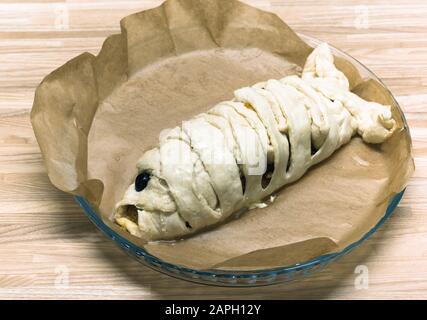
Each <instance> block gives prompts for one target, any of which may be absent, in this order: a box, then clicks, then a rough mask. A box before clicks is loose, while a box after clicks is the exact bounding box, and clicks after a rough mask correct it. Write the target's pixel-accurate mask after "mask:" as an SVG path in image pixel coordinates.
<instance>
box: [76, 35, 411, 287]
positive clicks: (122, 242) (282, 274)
mask: <svg viewBox="0 0 427 320" xmlns="http://www.w3.org/2000/svg"><path fill="white" fill-rule="evenodd" d="M300 37H301V38H302V39H303V40H304V41H305V42H306V43H307V44H308V45H310V46H312V47H315V46H317V45H318V44H320V43H321V41H319V40H316V39H313V38H310V37H307V36H304V35H300ZM331 49H332V51H333V54H334V55H335V56H338V57H341V58H343V59H345V60H346V61H348V62H351V63H352V64H353V66H355V67H356V68H357V70H358V71H359V73H360V75H361V77H362V78H364V79H373V80H376V81H377V82H379V83H380V84H381V85H382V86H384V84H383V83H382V82H381V80H379V79H378V78H377V77H376V76H375V75H374V74H373V73H372V72H371V71H370V70H368V69H367V68H366V67H365V66H363V65H362V64H361V63H360V62H358V61H357V60H356V59H354V58H352V57H351V56H349V55H347V54H345V53H344V52H342V51H340V50H338V49H336V48H333V47H331ZM384 88H385V86H384ZM390 95H391V93H390ZM391 96H392V95H391ZM394 103H395V105H396V106H398V103H397V102H396V101H395V100H394ZM398 110H399V113H400V116H401V118H402V119H403V121H404V126H405V128H406V129H407V130H409V129H408V128H407V124H406V120H405V117H404V115H403V113H402V111H401V109H400V108H399V106H398ZM403 192H404V190H402V191H401V192H399V193H397V194H396V195H394V197H393V198H392V199H391V200H390V202H389V204H388V207H387V210H386V212H385V213H384V215H383V216H382V218H381V219H380V220H379V221H378V222H377V224H376V225H375V226H374V227H373V228H372V229H371V230H369V231H368V232H367V233H366V234H364V235H363V236H362V237H361V238H360V239H359V240H357V241H355V242H353V243H351V244H350V245H348V246H346V247H345V248H344V249H342V250H341V251H339V252H336V253H331V254H325V255H321V256H318V257H316V258H314V259H310V260H308V261H303V262H301V263H297V264H294V265H286V266H282V267H277V268H272V269H260V270H255V271H254V270H250V271H247V270H239V271H235V270H233V271H231V270H230V271H227V270H204V271H199V270H194V269H190V268H187V267H184V266H180V265H176V264H171V263H168V262H166V261H163V260H162V259H159V258H157V257H155V256H153V255H151V254H150V253H149V252H147V251H146V250H145V249H144V248H142V247H139V246H137V245H135V244H133V243H131V242H130V241H128V240H127V239H125V238H124V237H122V236H121V235H119V234H118V233H117V232H115V231H114V230H112V229H111V228H110V227H108V226H107V225H106V224H105V223H104V222H103V221H102V219H101V217H100V215H99V214H98V213H97V212H95V210H94V209H93V208H92V207H91V206H90V204H89V203H88V202H87V201H86V200H85V199H84V198H82V197H79V196H76V197H75V199H76V201H77V202H78V203H79V204H80V206H81V207H82V208H83V210H84V211H85V213H86V214H87V216H88V217H89V219H90V220H91V221H92V222H93V223H94V224H95V225H96V226H97V227H98V228H99V229H100V230H101V231H102V232H103V233H104V234H105V235H107V236H108V237H109V238H110V239H111V240H113V241H114V242H115V243H116V244H117V245H118V246H119V247H120V248H122V249H123V250H124V251H125V252H126V253H128V254H129V255H130V256H132V257H134V258H135V259H136V260H137V261H139V262H141V263H142V264H144V265H145V266H148V267H150V268H152V269H154V270H157V271H159V272H162V273H165V274H167V275H170V276H173V277H176V278H180V279H183V280H187V281H192V282H197V283H202V284H208V285H217V286H262V285H270V284H277V283H283V282H288V281H292V280H295V279H297V278H300V277H302V276H305V275H309V274H311V273H313V272H315V271H319V270H321V269H323V268H324V267H325V266H326V265H328V264H329V263H330V262H332V261H334V260H336V259H338V258H339V257H341V256H343V255H345V254H347V253H348V252H350V251H351V250H352V249H354V248H355V247H357V246H359V245H360V244H361V243H363V242H364V241H365V240H366V239H368V238H369V237H370V236H371V235H372V234H373V233H375V232H376V231H377V230H378V228H379V227H380V226H381V225H382V224H383V223H384V222H385V221H386V220H387V219H388V218H389V217H390V216H391V214H392V212H393V210H394V209H395V208H396V206H397V205H398V203H399V201H400V199H401V197H402V195H403Z"/></svg>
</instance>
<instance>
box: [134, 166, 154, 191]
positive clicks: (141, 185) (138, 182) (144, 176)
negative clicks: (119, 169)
mask: <svg viewBox="0 0 427 320" xmlns="http://www.w3.org/2000/svg"><path fill="white" fill-rule="evenodd" d="M150 177H151V176H150V174H149V173H148V172H147V171H143V172H141V173H140V174H138V176H137V177H136V179H135V190H136V191H137V192H140V191H142V190H144V189H145V187H147V184H148V181H150Z"/></svg>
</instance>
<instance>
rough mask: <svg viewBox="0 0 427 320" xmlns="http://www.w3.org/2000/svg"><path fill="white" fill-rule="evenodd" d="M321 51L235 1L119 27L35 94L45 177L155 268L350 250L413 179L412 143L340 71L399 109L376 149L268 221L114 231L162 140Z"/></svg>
mask: <svg viewBox="0 0 427 320" xmlns="http://www.w3.org/2000/svg"><path fill="white" fill-rule="evenodd" d="M311 50H312V48H311V47H310V46H308V45H307V44H306V43H305V42H304V41H302V40H301V39H300V38H299V37H298V36H297V35H296V34H295V33H294V32H293V31H292V30H291V29H290V28H289V27H288V26H287V25H286V24H285V23H284V22H283V21H281V20H280V19H279V18H278V17H277V16H276V15H274V14H272V13H268V12H264V11H261V10H258V9H256V8H253V7H250V6H248V5H245V4H242V3H240V2H238V1H234V0H216V1H215V0H169V1H166V2H165V3H164V4H163V5H162V6H160V7H158V8H155V9H151V10H147V11H143V12H139V13H136V14H133V15H131V16H128V17H126V18H124V19H123V20H122V21H121V34H116V35H112V36H110V37H108V38H107V39H106V41H105V43H104V45H103V47H102V50H101V52H100V53H99V55H98V56H93V55H91V54H89V53H84V54H82V55H80V56H78V57H76V58H74V59H73V60H71V61H69V62H67V63H66V64H65V65H63V66H62V67H60V68H59V69H57V70H55V71H54V72H52V73H51V74H50V75H48V76H47V77H46V78H45V79H44V80H43V82H42V83H41V84H40V85H39V87H38V88H37V91H36V94H35V100H34V106H33V109H32V112H31V120H32V123H33V127H34V131H35V134H36V137H37V140H38V143H39V145H40V148H41V151H42V154H43V157H44V161H45V164H46V167H47V170H48V174H49V178H50V180H51V181H52V183H53V184H54V185H55V186H56V187H57V188H59V189H61V190H63V191H65V192H68V193H71V194H75V195H81V196H83V197H85V198H86V199H88V201H89V202H90V203H91V204H92V206H93V207H94V208H95V210H96V211H97V212H99V214H100V215H101V217H102V218H103V220H104V222H105V223H106V224H107V225H109V226H110V227H111V228H113V229H114V230H115V231H116V232H118V233H120V234H121V235H122V236H124V237H126V238H127V239H129V240H130V241H133V242H135V243H136V244H138V245H140V246H143V247H144V248H145V249H146V250H148V252H150V253H151V254H153V255H155V256H156V257H158V258H160V259H163V260H165V261H168V262H170V263H176V264H180V265H183V266H187V267H191V268H196V269H209V268H217V269H237V270H242V269H257V268H268V267H277V266H281V265H285V264H292V263H298V262H302V261H304V260H307V259H310V258H313V257H315V256H318V255H320V254H325V253H330V252H334V251H337V250H340V249H342V248H344V247H345V246H346V245H348V244H350V243H351V242H353V241H356V240H358V239H359V238H360V237H361V236H363V235H364V234H365V233H366V232H367V231H369V230H370V229H371V228H372V227H373V226H374V225H375V224H376V223H377V222H378V221H379V219H380V218H381V217H382V216H383V215H384V212H385V210H386V207H387V204H388V202H389V200H390V199H391V197H392V195H394V194H395V193H396V192H398V191H401V190H402V189H403V188H404V186H405V184H406V182H407V180H408V178H409V176H410V175H411V173H412V171H413V160H412V157H411V140H410V136H409V132H408V130H407V128H406V127H405V125H404V122H403V119H402V116H401V114H400V112H399V110H398V107H397V105H396V104H395V101H394V100H393V98H392V96H391V94H390V93H389V92H388V91H387V90H386V89H385V88H384V87H383V86H382V85H381V84H379V83H378V82H376V81H374V80H366V79H362V77H361V76H360V75H359V73H358V71H357V68H356V67H355V66H353V65H352V64H351V63H349V62H348V61H346V60H344V59H342V58H337V60H336V65H337V66H338V67H339V68H340V69H341V70H343V71H344V72H345V73H346V75H347V76H348V78H349V79H350V83H351V86H352V89H353V91H354V92H355V93H357V94H359V95H360V96H362V97H363V98H365V99H368V100H372V101H377V102H380V103H385V104H391V105H392V106H393V113H394V117H395V119H396V120H397V121H398V122H399V127H400V129H399V130H397V131H396V133H395V134H394V135H393V136H392V138H391V139H390V140H388V141H387V142H385V143H384V144H382V145H379V146H372V145H367V144H364V143H363V142H362V141H361V140H360V139H359V138H357V137H356V138H354V139H353V140H352V141H351V143H350V144H348V145H346V146H344V147H343V148H341V149H340V150H338V151H337V152H336V153H335V154H334V155H333V156H332V157H331V158H330V159H328V160H326V161H325V162H323V163H321V164H320V165H317V166H316V167H314V168H312V169H310V170H309V172H308V173H307V174H306V175H305V176H304V177H303V178H302V179H301V180H299V181H298V182H296V183H294V184H292V185H289V186H286V187H285V188H283V189H282V190H281V191H280V192H278V193H277V198H276V200H275V201H274V202H273V203H272V204H270V205H269V206H268V207H267V208H264V209H254V210H250V211H249V212H247V213H246V214H244V215H242V216H241V217H240V218H239V219H234V220H232V221H229V222H228V223H226V224H223V225H220V226H216V227H215V228H212V229H210V230H208V231H205V232H202V233H199V234H196V235H194V236H192V237H189V238H187V239H185V240H181V241H177V242H157V243H149V244H147V243H141V240H139V239H137V238H135V237H132V236H131V235H129V234H128V233H127V232H125V231H123V230H122V229H120V228H118V227H117V226H116V225H115V224H114V223H113V222H112V221H111V214H112V211H113V207H114V204H115V203H116V202H117V201H118V200H119V199H120V198H121V197H122V195H123V193H124V191H125V189H126V187H127V186H128V185H129V184H130V183H131V181H132V180H133V179H134V177H135V175H136V168H135V164H136V161H137V159H138V158H139V157H140V156H141V155H142V153H143V152H144V151H145V150H146V149H147V148H148V147H150V146H153V145H156V144H157V143H158V136H159V133H160V131H161V130H162V129H165V128H169V127H173V126H176V125H178V124H180V122H181V121H182V120H184V119H188V118H190V117H191V116H193V115H195V114H198V113H200V112H203V111H206V110H208V109H209V108H211V107H212V106H213V105H214V104H216V103H218V102H220V101H221V100H228V99H230V98H231V97H232V93H233V91H234V90H235V89H237V88H240V87H242V86H246V85H252V84H254V83H256V82H258V81H263V80H267V79H270V78H280V77H283V76H286V75H289V74H295V73H298V70H300V68H301V67H302V66H303V64H304V62H305V59H306V57H307V55H308V54H309V53H310V52H311Z"/></svg>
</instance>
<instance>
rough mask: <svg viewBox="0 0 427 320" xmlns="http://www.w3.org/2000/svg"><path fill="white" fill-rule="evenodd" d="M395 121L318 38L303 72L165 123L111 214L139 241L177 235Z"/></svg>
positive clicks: (257, 197)
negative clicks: (363, 94) (354, 86)
mask: <svg viewBox="0 0 427 320" xmlns="http://www.w3.org/2000/svg"><path fill="white" fill-rule="evenodd" d="M395 128H396V122H395V120H394V119H393V117H392V113H391V107H390V106H386V105H381V104H378V103H375V102H369V101H366V100H363V99H362V98H360V97H359V96H357V95H355V94H354V93H352V92H350V91H349V83H348V79H347V78H346V76H345V75H344V74H343V73H342V72H341V71H339V70H338V69H337V68H336V67H335V65H334V59H333V55H332V53H331V51H330V48H329V47H328V45H327V44H321V45H320V46H318V47H317V48H316V49H314V50H313V52H312V53H311V54H310V55H309V56H308V58H307V61H306V64H305V66H304V69H303V72H302V76H301V77H298V76H288V77H285V78H283V79H280V80H268V81H266V82H262V83H258V84H255V85H253V86H252V87H245V88H241V89H238V90H236V91H235V92H234V99H233V100H230V101H225V102H220V103H219V104H217V105H216V106H214V107H213V108H212V109H210V110H209V111H207V112H206V113H202V114H199V115H197V116H195V117H194V118H192V119H190V120H188V121H184V122H182V124H181V126H178V127H176V128H173V129H171V130H167V131H164V132H163V133H162V135H161V137H160V143H159V146H158V147H156V148H154V149H151V150H147V151H146V152H145V153H144V154H143V155H142V157H141V158H140V159H139V161H138V163H137V169H138V174H137V176H136V179H135V182H134V183H132V184H131V185H130V186H129V188H128V189H127V191H126V192H125V194H124V196H123V199H122V200H121V201H119V202H118V203H117V205H116V208H115V212H114V220H115V221H116V223H117V224H119V225H120V226H122V227H123V228H125V229H126V230H127V231H128V232H130V233H131V234H132V235H134V236H136V237H140V238H143V239H145V240H147V241H151V240H167V239H179V238H181V237H183V236H185V235H188V234H191V233H193V232H196V231H199V230H201V229H203V228H205V227H208V226H212V225H214V224H217V223H219V222H221V221H223V220H224V219H226V218H227V217H229V216H230V215H231V214H233V213H234V212H237V211H241V210H245V209H247V208H251V207H253V206H254V205H255V206H256V204H258V203H260V201H262V199H264V198H266V197H267V196H269V195H271V194H272V193H273V192H274V191H276V190H277V189H279V188H280V187H283V186H284V185H286V184H289V183H291V182H294V181H296V180H298V179H299V178H301V177H302V176H303V175H304V173H305V172H306V171H307V170H308V169H309V168H310V167H311V166H312V165H314V164H316V163H319V162H320V161H322V160H325V159H326V158H328V157H329V156H330V155H331V154H332V153H333V152H334V151H335V150H337V149H338V148H340V147H341V146H342V145H344V144H346V143H348V142H349V141H350V139H351V138H352V137H353V136H354V135H355V134H358V135H359V136H360V137H361V138H362V139H363V141H365V142H366V143H382V142H383V141H385V140H386V139H387V138H389V137H390V135H391V134H392V133H393V131H394V130H395Z"/></svg>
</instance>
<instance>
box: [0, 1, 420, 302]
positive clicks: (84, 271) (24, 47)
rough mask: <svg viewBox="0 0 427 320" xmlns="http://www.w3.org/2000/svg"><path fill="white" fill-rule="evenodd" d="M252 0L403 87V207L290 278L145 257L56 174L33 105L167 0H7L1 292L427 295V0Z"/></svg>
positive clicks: (15, 295) (1, 50) (0, 78)
mask: <svg viewBox="0 0 427 320" xmlns="http://www.w3.org/2000/svg"><path fill="white" fill-rule="evenodd" d="M246 2H248V3H251V4H253V5H256V6H258V7H260V8H263V9H266V10H272V11H274V12H276V13H277V14H278V15H279V16H280V17H281V18H282V19H284V20H285V21H286V22H287V23H288V24H289V25H290V26H291V27H292V28H294V29H295V30H296V31H297V32H301V33H305V34H307V35H309V36H312V37H316V38H319V39H321V40H325V41H328V42H330V43H331V44H333V45H335V46H337V47H339V48H341V49H343V50H344V51H346V52H348V53H349V54H351V55H353V56H354V57H356V58H357V59H359V60H360V61H361V62H362V63H364V64H365V65H367V66H368V67H369V68H370V69H371V70H373V71H374V72H375V73H376V74H377V75H378V76H379V77H380V78H382V79H383V80H384V82H385V83H386V85H388V86H389V88H390V89H391V91H392V92H393V93H394V95H395V96H396V98H397V100H398V101H399V103H400V104H401V106H402V108H403V110H404V111H405V114H406V117H407V120H408V123H409V126H410V128H411V133H412V138H413V153H414V158H415V164H416V171H415V174H414V176H413V178H412V179H411V181H410V183H409V186H408V188H407V191H406V193H405V195H404V197H403V199H402V201H401V203H400V205H399V207H398V209H397V210H396V212H395V214H394V216H393V217H392V218H391V219H390V220H389V221H388V222H387V223H386V224H385V225H384V226H383V227H382V228H381V229H380V231H379V232H377V233H376V234H375V235H374V236H373V237H372V238H371V239H370V240H369V241H368V242H366V243H365V244H364V245H363V246H362V247H360V248H358V249H356V250H355V251H353V252H352V253H351V254H350V255H347V256H345V257H344V258H343V259H342V260H340V261H338V262H336V263H334V264H332V265H331V266H330V267H328V268H327V269H325V270H324V271H322V272H321V273H318V274H315V275H313V276H311V277H308V278H306V279H304V280H302V281H297V282H293V283H290V284H283V285H275V286H269V287H262V288H239V289H236V288H219V287H208V286H203V285H196V284H191V283H187V282H184V281H181V280H176V279H173V278H170V277H167V276H165V275H162V274H159V273H157V272H155V271H152V270H150V269H148V268H146V267H143V266H142V265H140V264H139V263H137V262H135V261H133V260H132V259H130V258H128V257H127V256H126V255H125V254H124V253H123V252H121V251H120V250H119V249H117V248H116V246H115V245H114V244H113V243H112V242H111V241H110V240H108V239H107V238H106V237H104V236H103V235H101V234H100V233H99V232H97V231H96V229H95V227H94V226H93V225H92V224H91V223H90V222H89V221H88V219H87V218H86V216H85V215H84V213H83V212H82V210H81V209H80V208H79V206H78V205H77V204H76V203H75V202H74V201H73V199H72V197H71V196H69V195H67V194H64V193H62V192H60V191H58V190H56V189H55V188H54V187H53V186H52V185H51V184H50V182H49V180H48V177H47V175H46V170H45V168H44V166H43V162H42V157H41V154H40V151H39V147H38V145H37V142H36V139H35V137H34V134H33V130H32V128H31V124H30V120H29V113H30V109H31V105H32V101H33V95H34V89H35V88H36V86H37V84H38V83H39V82H40V81H41V79H42V78H43V77H44V76H45V75H46V74H48V73H49V72H50V71H52V70H53V69H55V68H57V67H59V66H60V65H61V64H63V63H64V62H66V61H67V60H69V59H70V58H72V57H74V56H76V55H78V54H79V53H81V52H83V51H89V52H92V53H97V52H98V50H99V49H100V46H101V44H102V41H103V39H104V38H105V37H106V36H108V35H110V34H112V33H116V32H118V31H119V20H120V18H122V17H123V16H125V15H127V14H130V13H133V12H136V11H139V10H142V9H145V8H149V7H153V6H157V5H158V4H160V3H161V1H141V0H138V1H137V0H126V1H117V0H115V1H113V0H111V1H85V0H70V1H65V0H14V1H13V0H1V2H0V298H3V299H23V298H31V299H37V298H38V299H54V298H64V299H70V298H77V299H92V298H96V299H111V298H117V299H168V298H169V299H170V298H188V299H191V298H230V299H231V298H235V299H236V298H271V299H285V298H322V299H323V298H324V299H329V298H332V299H337V298H342V299H354V298H358V299H365V298H381V299H394V298H402V299H410V298H424V299H426V298H427V218H426V215H427V87H426V86H427V3H426V1H425V0H388V1H387V0H376V1H358V0H344V1H336V0H316V1H314V0H302V1H291V0H272V1H262V0H252V1H246ZM359 272H362V274H360V273H359ZM362 276H363V278H361V277H362Z"/></svg>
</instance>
